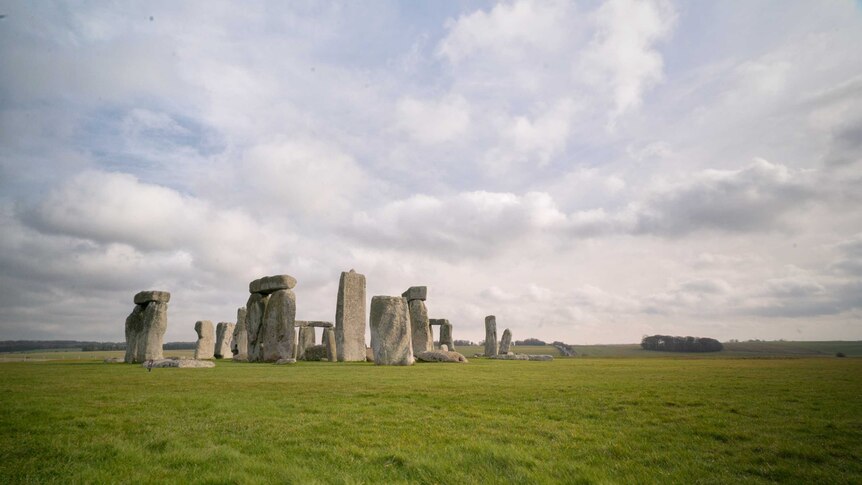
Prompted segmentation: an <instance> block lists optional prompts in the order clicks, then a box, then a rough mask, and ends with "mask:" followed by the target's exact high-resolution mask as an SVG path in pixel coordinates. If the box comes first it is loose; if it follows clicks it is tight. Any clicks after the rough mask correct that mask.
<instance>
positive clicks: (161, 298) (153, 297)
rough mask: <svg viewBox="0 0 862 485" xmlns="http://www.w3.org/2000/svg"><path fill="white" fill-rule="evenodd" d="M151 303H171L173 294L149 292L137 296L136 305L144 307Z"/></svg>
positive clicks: (142, 292)
mask: <svg viewBox="0 0 862 485" xmlns="http://www.w3.org/2000/svg"><path fill="white" fill-rule="evenodd" d="M151 301H157V302H159V303H167V302H169V301H171V294H170V293H169V292H167V291H158V290H147V291H139V292H138V294H136V295H135V305H143V304H145V303H149V302H151Z"/></svg>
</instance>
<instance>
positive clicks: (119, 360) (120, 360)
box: [105, 357, 125, 364]
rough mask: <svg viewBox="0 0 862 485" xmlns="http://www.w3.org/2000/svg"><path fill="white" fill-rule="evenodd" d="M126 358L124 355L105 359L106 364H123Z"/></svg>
mask: <svg viewBox="0 0 862 485" xmlns="http://www.w3.org/2000/svg"><path fill="white" fill-rule="evenodd" d="M123 362H125V360H124V359H123V358H122V357H108V358H107V359H105V363H106V364H122V363H123Z"/></svg>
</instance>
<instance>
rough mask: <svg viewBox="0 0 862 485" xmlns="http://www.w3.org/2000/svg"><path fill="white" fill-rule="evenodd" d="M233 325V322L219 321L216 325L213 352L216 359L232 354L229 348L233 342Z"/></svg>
mask: <svg viewBox="0 0 862 485" xmlns="http://www.w3.org/2000/svg"><path fill="white" fill-rule="evenodd" d="M234 326H235V324H233V323H231V322H219V323H218V325H216V342H215V352H214V353H213V355H214V356H215V358H216V359H223V358H225V357H231V356H233V353H232V352H231V349H230V348H231V345H232V344H233V327H234Z"/></svg>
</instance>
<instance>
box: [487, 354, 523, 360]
mask: <svg viewBox="0 0 862 485" xmlns="http://www.w3.org/2000/svg"><path fill="white" fill-rule="evenodd" d="M491 358H492V359H498V360H530V356H529V355H525V354H500V355H492V356H491Z"/></svg>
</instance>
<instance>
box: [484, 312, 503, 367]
mask: <svg viewBox="0 0 862 485" xmlns="http://www.w3.org/2000/svg"><path fill="white" fill-rule="evenodd" d="M498 350H499V348H498V347H497V317H495V316H494V315H488V316H487V317H485V357H493V356H495V355H497V354H499V353H500V352H498Z"/></svg>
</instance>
